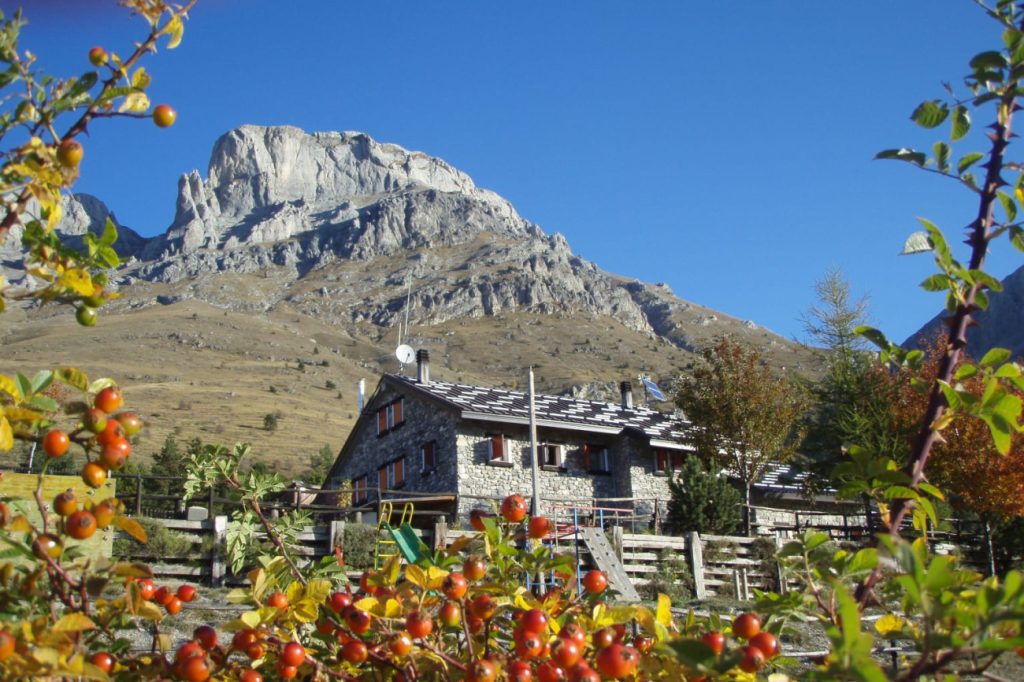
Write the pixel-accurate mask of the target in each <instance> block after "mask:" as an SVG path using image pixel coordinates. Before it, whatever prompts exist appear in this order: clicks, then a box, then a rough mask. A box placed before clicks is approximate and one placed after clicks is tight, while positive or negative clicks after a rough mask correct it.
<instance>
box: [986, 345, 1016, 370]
mask: <svg viewBox="0 0 1024 682" xmlns="http://www.w3.org/2000/svg"><path fill="white" fill-rule="evenodd" d="M1012 356H1013V353H1011V352H1010V351H1009V350H1007V349H1006V348H993V349H992V350H990V351H989V352H987V353H985V356H984V357H983V358H982V359H981V362H979V363H978V364H979V365H980V366H982V367H995V366H996V365H1001V364H1003V363H1005V362H1007V361H1008V360H1009V359H1010V358H1011V357H1012Z"/></svg>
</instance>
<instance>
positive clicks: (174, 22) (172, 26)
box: [160, 14, 185, 50]
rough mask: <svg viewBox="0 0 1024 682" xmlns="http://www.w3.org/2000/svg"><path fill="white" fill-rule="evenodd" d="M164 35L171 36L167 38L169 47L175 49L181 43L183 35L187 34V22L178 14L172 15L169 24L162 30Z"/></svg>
mask: <svg viewBox="0 0 1024 682" xmlns="http://www.w3.org/2000/svg"><path fill="white" fill-rule="evenodd" d="M160 33H161V34H162V35H169V36H170V38H169V39H168V40H167V49H168V50H173V49H174V48H176V47H177V46H178V45H180V44H181V37H182V36H183V35H185V22H184V21H182V20H181V17H179V16H178V15H177V14H175V15H174V16H173V17H171V19H170V21H168V22H167V25H166V26H164V28H163V30H162V31H160Z"/></svg>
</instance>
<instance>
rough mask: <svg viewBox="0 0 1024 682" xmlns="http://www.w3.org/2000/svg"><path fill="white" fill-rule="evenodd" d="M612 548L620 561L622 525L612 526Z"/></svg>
mask: <svg viewBox="0 0 1024 682" xmlns="http://www.w3.org/2000/svg"><path fill="white" fill-rule="evenodd" d="M612 549H613V550H615V556H617V557H618V558H619V561H622V526H612Z"/></svg>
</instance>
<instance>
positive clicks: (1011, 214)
mask: <svg viewBox="0 0 1024 682" xmlns="http://www.w3.org/2000/svg"><path fill="white" fill-rule="evenodd" d="M996 196H997V197H999V203H1000V204H1002V205H1003V210H1004V211H1006V219H1007V220H1009V221H1010V222H1013V221H1014V220H1015V219H1016V218H1017V204H1016V203H1015V202H1014V201H1013V198H1012V197H1010V195H1009V194H1007V193H1006V192H1004V191H1002V190H999V191H997V192H996Z"/></svg>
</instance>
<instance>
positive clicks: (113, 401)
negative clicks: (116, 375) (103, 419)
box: [93, 386, 124, 414]
mask: <svg viewBox="0 0 1024 682" xmlns="http://www.w3.org/2000/svg"><path fill="white" fill-rule="evenodd" d="M123 404H124V396H123V395H121V389H119V388H118V387H117V386H107V387H106V388H104V389H103V390H102V391H100V392H99V393H97V394H96V398H95V400H93V405H94V406H95V407H96V409H97V410H102V411H104V412H106V413H107V414H110V413H112V412H116V411H117V410H118V409H119V408H120V407H121V405H123Z"/></svg>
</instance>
